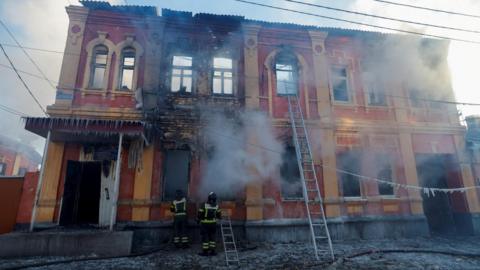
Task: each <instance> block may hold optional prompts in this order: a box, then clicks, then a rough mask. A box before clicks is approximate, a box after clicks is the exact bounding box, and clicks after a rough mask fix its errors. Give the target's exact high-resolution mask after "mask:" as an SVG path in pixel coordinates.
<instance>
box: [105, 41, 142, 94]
mask: <svg viewBox="0 0 480 270" xmlns="http://www.w3.org/2000/svg"><path fill="white" fill-rule="evenodd" d="M128 47H132V48H133V49H134V50H135V66H134V69H133V80H132V89H130V91H125V90H122V89H120V88H119V83H120V71H121V70H120V67H121V65H122V63H121V58H122V52H123V50H124V49H126V48H128ZM143 53H144V49H143V47H142V45H140V43H138V42H137V41H136V40H135V35H133V34H126V35H125V40H123V41H122V42H120V43H118V44H117V46H116V47H115V58H116V61H115V67H114V73H113V74H115V76H113V84H112V88H113V91H114V92H122V93H125V92H127V93H134V92H135V91H136V90H137V88H138V70H139V67H140V57H142V56H143Z"/></svg>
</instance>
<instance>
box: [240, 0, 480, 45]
mask: <svg viewBox="0 0 480 270" xmlns="http://www.w3.org/2000/svg"><path fill="white" fill-rule="evenodd" d="M233 1H236V2H241V3H245V4H250V5H255V6H261V7H268V8H272V9H277V10H283V11H289V12H293V13H297V14H303V15H308V16H314V17H318V18H323V19H329V20H334V21H340V22H346V23H351V24H356V25H363V26H368V27H373V28H378V29H384V30H390V31H396V32H400V33H406V34H412V35H418V36H425V37H432V38H437V39H445V40H454V41H461V42H466V43H473V44H480V41H474V40H468V39H461V38H453V37H447V36H440V35H432V34H425V33H420V32H415V31H409V30H402V29H398V28H392V27H386V26H379V25H375V24H370V23H363V22H359V21H353V20H346V19H340V18H336V17H330V16H325V15H320V14H316V13H310V12H306V11H299V10H295V9H290V8H283V7H279V6H272V5H267V4H261V3H257V2H251V1H246V0H233Z"/></svg>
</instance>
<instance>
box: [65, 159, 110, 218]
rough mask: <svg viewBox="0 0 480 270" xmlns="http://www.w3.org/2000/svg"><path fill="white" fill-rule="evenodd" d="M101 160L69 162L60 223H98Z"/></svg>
mask: <svg viewBox="0 0 480 270" xmlns="http://www.w3.org/2000/svg"><path fill="white" fill-rule="evenodd" d="M100 181H101V163H100V162H77V161H68V162H67V172H66V177H65V185H64V191H63V201H62V210H61V213H60V225H62V226H68V225H82V224H98V213H99V205H100Z"/></svg>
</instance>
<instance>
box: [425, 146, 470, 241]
mask: <svg viewBox="0 0 480 270" xmlns="http://www.w3.org/2000/svg"><path fill="white" fill-rule="evenodd" d="M416 163H417V173H418V179H419V183H420V185H421V186H424V187H431V188H456V187H461V185H462V184H461V175H460V172H459V168H458V164H456V163H455V162H454V160H453V158H452V156H451V155H448V154H419V155H416ZM422 199H423V210H424V213H425V216H426V217H427V221H428V226H429V228H430V232H431V233H432V234H441V235H447V234H470V233H471V229H472V223H471V217H468V215H469V214H468V206H467V204H466V202H465V198H464V196H463V194H447V193H443V192H436V193H435V196H433V195H432V194H429V195H427V194H425V193H424V192H422Z"/></svg>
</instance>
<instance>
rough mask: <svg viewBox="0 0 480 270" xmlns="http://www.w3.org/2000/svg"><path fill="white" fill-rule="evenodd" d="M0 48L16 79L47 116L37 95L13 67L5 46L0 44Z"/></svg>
mask: <svg viewBox="0 0 480 270" xmlns="http://www.w3.org/2000/svg"><path fill="white" fill-rule="evenodd" d="M0 49H1V50H2V52H3V54H4V55H5V57H6V58H7V60H8V62H9V63H10V65H11V66H12V68H13V71H14V72H15V74H17V77H18V79H19V80H20V81H21V82H22V84H23V86H24V87H25V89H26V90H27V91H28V93H29V94H30V96H31V97H32V98H33V100H35V103H37V105H38V107H40V109H41V110H42V112H43V113H44V114H45V115H47V116H48V114H47V112H46V111H45V109H44V108H43V107H42V105H41V104H40V101H38V99H37V97H36V96H35V95H34V94H33V92H32V90H30V88H29V87H28V85H27V83H26V82H25V81H24V80H23V78H22V76H21V75H20V73H19V72H18V70H17V69H16V68H15V65H14V64H13V62H12V60H11V59H10V57H9V56H8V54H7V52H6V51H5V48H3V46H2V45H0Z"/></svg>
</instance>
